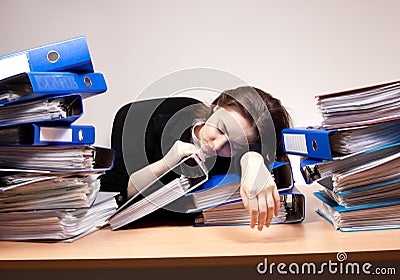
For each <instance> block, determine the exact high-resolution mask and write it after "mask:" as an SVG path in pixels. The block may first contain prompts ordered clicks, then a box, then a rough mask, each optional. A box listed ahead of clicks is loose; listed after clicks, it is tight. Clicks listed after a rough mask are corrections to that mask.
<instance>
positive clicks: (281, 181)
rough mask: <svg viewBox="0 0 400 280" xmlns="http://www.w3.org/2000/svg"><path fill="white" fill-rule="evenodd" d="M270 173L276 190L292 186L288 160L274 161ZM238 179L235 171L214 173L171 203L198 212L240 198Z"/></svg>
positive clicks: (181, 209) (280, 190)
mask: <svg viewBox="0 0 400 280" xmlns="http://www.w3.org/2000/svg"><path fill="white" fill-rule="evenodd" d="M272 174H273V178H274V181H275V183H276V185H277V188H278V191H279V192H280V193H281V192H282V193H284V192H285V191H289V190H291V189H292V188H293V187H294V179H293V172H292V169H291V166H290V163H289V162H274V164H273V169H272ZM240 180H241V178H240V177H239V176H238V175H237V174H236V173H230V174H223V175H214V176H212V177H211V178H209V179H208V180H207V181H206V182H205V183H204V184H203V185H201V186H199V187H198V188H196V189H195V190H193V191H191V192H189V193H187V194H186V195H185V196H183V197H181V198H180V199H178V200H176V201H174V202H173V203H172V204H171V207H173V209H179V211H181V212H188V213H191V212H199V211H201V210H203V209H207V208H210V207H215V206H217V205H219V204H221V203H227V202H231V201H236V200H238V199H240V198H241V197H240V188H239V187H240Z"/></svg>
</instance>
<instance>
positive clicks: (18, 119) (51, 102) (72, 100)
mask: <svg viewBox="0 0 400 280" xmlns="http://www.w3.org/2000/svg"><path fill="white" fill-rule="evenodd" d="M82 114H83V103H82V96H81V95H79V94H71V95H62V96H51V97H46V98H43V99H38V100H34V101H28V102H24V103H18V104H10V105H7V106H2V107H1V106H0V127H6V126H12V125H19V124H27V123H53V124H55V123H58V124H60V123H61V124H64V125H66V124H70V123H73V122H74V121H75V120H77V119H78V118H79V117H80V116H81V115H82Z"/></svg>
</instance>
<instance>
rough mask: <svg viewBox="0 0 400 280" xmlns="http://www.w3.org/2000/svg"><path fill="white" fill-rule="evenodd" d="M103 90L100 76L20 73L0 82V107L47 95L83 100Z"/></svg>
mask: <svg viewBox="0 0 400 280" xmlns="http://www.w3.org/2000/svg"><path fill="white" fill-rule="evenodd" d="M106 90H107V85H106V81H105V80H104V76H103V74H101V73H85V74H76V73H70V72H28V73H21V74H18V75H15V76H12V77H10V78H6V79H3V80H1V81H0V106H4V105H8V104H11V103H14V102H26V101H27V100H31V99H38V98H41V97H45V96H50V95H53V96H56V95H61V94H72V93H80V94H81V95H82V97H83V98H87V97H90V96H93V95H95V94H99V93H102V92H105V91H106Z"/></svg>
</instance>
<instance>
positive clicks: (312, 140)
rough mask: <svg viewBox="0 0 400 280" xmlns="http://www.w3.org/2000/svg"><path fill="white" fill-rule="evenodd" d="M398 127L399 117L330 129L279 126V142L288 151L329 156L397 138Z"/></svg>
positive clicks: (399, 135) (389, 142)
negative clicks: (368, 123) (280, 129)
mask: <svg viewBox="0 0 400 280" xmlns="http://www.w3.org/2000/svg"><path fill="white" fill-rule="evenodd" d="M399 128H400V120H396V121H391V122H382V123H377V124H372V125H367V126H360V127H349V128H339V129H331V130H326V129H323V128H285V129H283V130H282V139H283V140H282V143H283V148H284V151H285V152H286V153H288V154H295V155H300V156H305V157H310V158H315V159H326V160H332V159H335V158H337V157H340V156H344V155H348V154H351V153H357V152H360V151H363V150H368V149H372V148H377V147H379V146H385V145H389V144H393V143H396V142H399V141H400V134H399V133H398V130H399Z"/></svg>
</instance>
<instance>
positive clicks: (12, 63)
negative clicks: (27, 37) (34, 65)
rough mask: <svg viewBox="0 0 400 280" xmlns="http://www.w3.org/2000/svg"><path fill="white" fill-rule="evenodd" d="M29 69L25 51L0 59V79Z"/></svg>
mask: <svg viewBox="0 0 400 280" xmlns="http://www.w3.org/2000/svg"><path fill="white" fill-rule="evenodd" d="M30 71H31V69H30V67H29V62H28V57H27V55H26V54H25V53H22V54H19V55H13V56H10V57H7V58H4V59H0V80H2V79H5V78H8V77H11V76H14V75H16V74H19V73H23V72H30Z"/></svg>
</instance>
